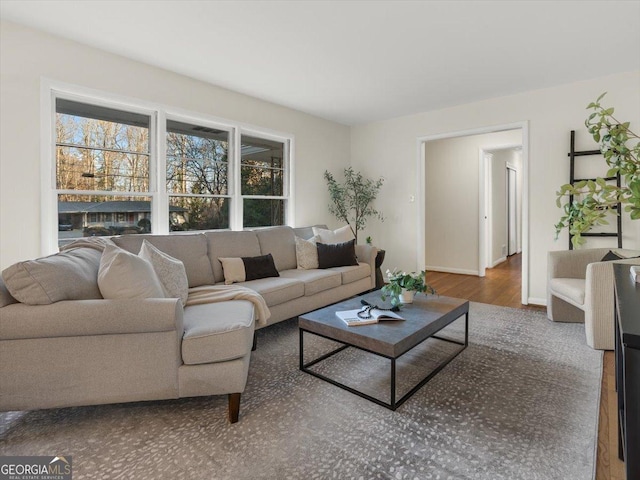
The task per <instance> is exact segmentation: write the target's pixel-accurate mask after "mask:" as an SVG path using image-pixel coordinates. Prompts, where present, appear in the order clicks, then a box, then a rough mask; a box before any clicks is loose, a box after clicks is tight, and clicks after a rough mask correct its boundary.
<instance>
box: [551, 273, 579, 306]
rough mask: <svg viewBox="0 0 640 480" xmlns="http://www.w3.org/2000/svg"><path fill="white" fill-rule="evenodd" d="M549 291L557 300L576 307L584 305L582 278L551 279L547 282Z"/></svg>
mask: <svg viewBox="0 0 640 480" xmlns="http://www.w3.org/2000/svg"><path fill="white" fill-rule="evenodd" d="M549 289H550V291H551V292H552V293H553V294H554V295H555V296H556V297H558V298H561V299H562V300H565V301H567V302H569V303H571V304H572V305H575V306H576V307H580V308H582V306H583V305H584V292H585V280H584V279H583V278H552V279H551V280H549Z"/></svg>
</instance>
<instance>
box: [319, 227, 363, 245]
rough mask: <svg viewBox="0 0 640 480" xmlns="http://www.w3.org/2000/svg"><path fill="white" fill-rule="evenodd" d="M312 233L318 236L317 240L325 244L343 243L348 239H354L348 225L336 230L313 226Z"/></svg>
mask: <svg viewBox="0 0 640 480" xmlns="http://www.w3.org/2000/svg"><path fill="white" fill-rule="evenodd" d="M313 234H314V235H318V236H319V237H320V240H319V241H320V242H322V243H326V244H333V243H344V242H348V241H349V240H355V237H354V235H353V231H352V230H351V227H350V226H349V225H345V226H344V227H340V228H338V229H337V230H329V229H326V228H319V227H313Z"/></svg>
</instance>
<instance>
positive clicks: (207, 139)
mask: <svg viewBox="0 0 640 480" xmlns="http://www.w3.org/2000/svg"><path fill="white" fill-rule="evenodd" d="M167 193H168V194H169V206H170V211H169V222H170V225H171V230H207V229H216V228H229V208H230V201H229V199H230V198H231V197H230V195H229V132H227V131H223V130H216V129H213V128H207V127H201V126H197V125H191V124H187V123H181V122H176V121H172V120H168V121H167Z"/></svg>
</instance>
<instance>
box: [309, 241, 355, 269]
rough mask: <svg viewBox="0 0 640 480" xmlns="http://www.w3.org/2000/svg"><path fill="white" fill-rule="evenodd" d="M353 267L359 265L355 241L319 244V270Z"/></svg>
mask: <svg viewBox="0 0 640 480" xmlns="http://www.w3.org/2000/svg"><path fill="white" fill-rule="evenodd" d="M352 265H358V260H357V259H356V241H355V239H353V240H349V241H348V242H344V243H335V244H325V243H318V268H331V267H348V266H352Z"/></svg>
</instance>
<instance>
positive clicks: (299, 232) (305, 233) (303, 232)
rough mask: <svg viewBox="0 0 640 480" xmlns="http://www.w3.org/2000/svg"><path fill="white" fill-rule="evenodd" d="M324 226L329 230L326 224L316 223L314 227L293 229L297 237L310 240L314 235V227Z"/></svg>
mask: <svg viewBox="0 0 640 480" xmlns="http://www.w3.org/2000/svg"><path fill="white" fill-rule="evenodd" d="M314 227H315V228H323V229H325V230H328V228H327V226H326V225H314V226H313V227H297V228H294V229H293V233H294V234H295V236H296V237H300V238H304V239H305V240H309V239H310V238H311V237H313V236H314V233H313V228H314Z"/></svg>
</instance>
